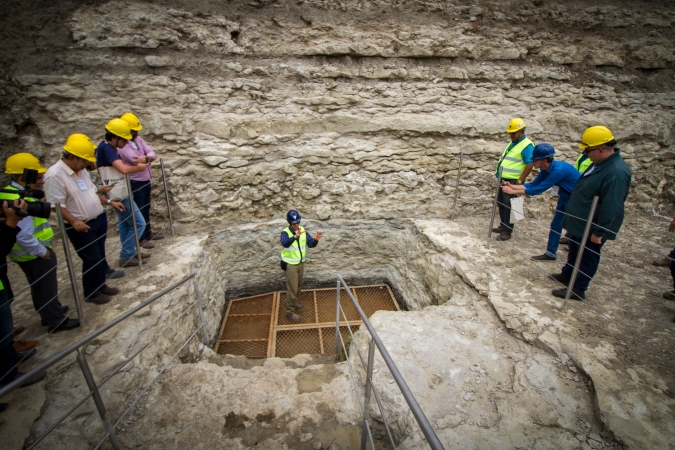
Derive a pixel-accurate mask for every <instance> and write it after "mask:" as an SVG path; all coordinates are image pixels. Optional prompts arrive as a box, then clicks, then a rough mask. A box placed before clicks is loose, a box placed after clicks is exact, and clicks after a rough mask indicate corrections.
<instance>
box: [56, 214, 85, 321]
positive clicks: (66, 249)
mask: <svg viewBox="0 0 675 450" xmlns="http://www.w3.org/2000/svg"><path fill="white" fill-rule="evenodd" d="M54 210H55V211H56V219H57V221H58V223H59V229H61V242H62V243H63V252H64V253H65V255H66V265H67V266H68V275H69V276H70V286H71V288H72V289H73V298H74V299H75V309H77V318H78V319H80V322H81V323H82V325H84V324H85V320H84V312H83V310H82V302H81V299H80V292H79V291H78V290H77V278H76V277H75V267H74V266H73V257H72V256H71V254H70V247H68V236H67V235H66V234H67V233H66V224H65V222H64V221H63V214H61V205H59V204H58V203H56V204H54Z"/></svg>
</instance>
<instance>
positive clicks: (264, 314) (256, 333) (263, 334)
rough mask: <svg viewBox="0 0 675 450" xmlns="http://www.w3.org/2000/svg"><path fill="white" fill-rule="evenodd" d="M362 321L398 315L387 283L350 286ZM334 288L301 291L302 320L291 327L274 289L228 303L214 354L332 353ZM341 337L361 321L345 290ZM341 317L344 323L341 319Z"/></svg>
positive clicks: (282, 300)
mask: <svg viewBox="0 0 675 450" xmlns="http://www.w3.org/2000/svg"><path fill="white" fill-rule="evenodd" d="M350 290H351V293H352V295H353V296H354V298H355V299H356V301H357V302H358V303H359V306H360V307H361V309H362V310H363V312H364V313H365V315H366V317H370V316H372V315H373V314H374V313H375V312H376V311H399V310H400V308H399V306H398V302H397V301H396V299H395V297H394V294H393V293H392V291H391V289H390V288H389V286H387V285H374V286H358V287H351V288H350ZM336 294H337V288H325V289H311V290H304V291H302V293H301V294H300V299H299V302H300V304H302V305H304V309H303V311H302V320H301V321H300V322H298V323H293V322H291V321H289V320H288V319H286V317H285V315H284V311H285V307H286V292H283V291H277V292H271V293H267V294H262V295H257V296H253V297H246V298H241V299H237V300H232V301H230V303H229V305H228V308H227V311H226V313H225V317H224V319H223V325H222V327H221V331H220V338H219V340H218V342H217V344H216V352H217V353H219V354H230V355H242V356H246V357H248V358H271V357H278V358H292V357H293V356H295V355H298V354H302V353H308V354H312V355H326V354H334V353H335V309H336V298H337V295H336ZM340 299H341V301H340V303H341V305H342V309H343V310H344V316H342V314H340V322H339V325H340V333H341V335H342V338H343V339H346V338H347V337H348V336H349V334H350V333H349V330H348V328H351V330H352V333H353V332H355V331H356V330H358V328H359V326H360V325H361V324H362V323H363V322H362V320H361V317H360V316H359V314H358V312H357V310H356V308H355V307H354V305H353V303H352V302H351V300H350V299H349V298H348V296H347V292H346V291H345V289H344V288H342V289H341V291H340ZM345 316H346V321H345Z"/></svg>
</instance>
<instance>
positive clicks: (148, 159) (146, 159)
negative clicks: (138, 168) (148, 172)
mask: <svg viewBox="0 0 675 450" xmlns="http://www.w3.org/2000/svg"><path fill="white" fill-rule="evenodd" d="M149 162H150V158H148V157H147V156H146V157H145V163H146V164H147V163H149Z"/></svg>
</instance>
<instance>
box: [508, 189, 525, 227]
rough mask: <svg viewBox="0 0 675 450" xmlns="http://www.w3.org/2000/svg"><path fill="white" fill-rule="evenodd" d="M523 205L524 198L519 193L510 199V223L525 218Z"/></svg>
mask: <svg viewBox="0 0 675 450" xmlns="http://www.w3.org/2000/svg"><path fill="white" fill-rule="evenodd" d="M524 205H525V199H524V198H523V197H522V196H520V195H519V196H518V197H515V198H512V199H511V218H510V219H509V220H510V221H511V223H516V222H518V221H520V220H523V219H524V218H525V213H524V210H523V207H524Z"/></svg>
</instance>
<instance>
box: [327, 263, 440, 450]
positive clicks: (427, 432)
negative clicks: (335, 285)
mask: <svg viewBox="0 0 675 450" xmlns="http://www.w3.org/2000/svg"><path fill="white" fill-rule="evenodd" d="M337 278H338V281H339V283H340V284H341V285H342V286H343V287H344V288H345V291H347V295H348V296H349V299H350V300H351V301H352V303H353V305H354V307H355V308H356V311H357V312H358V313H359V316H360V317H361V320H362V321H363V324H364V325H365V326H366V328H367V329H368V332H369V333H370V336H371V337H372V341H373V343H374V344H375V346H376V347H377V349H378V350H379V352H380V355H382V359H384V362H385V364H386V365H387V367H388V368H389V370H390V371H391V374H392V376H393V377H394V381H396V384H397V385H398V387H399V389H400V390H401V394H403V398H405V401H406V403H408V406H409V407H410V411H411V412H412V413H413V416H414V417H415V420H416V421H417V424H418V425H419V427H420V429H421V430H422V433H424V436H425V437H426V439H427V443H428V444H429V447H431V448H432V449H434V450H438V449H445V447H443V444H441V441H440V440H439V439H438V436H437V435H436V432H435V431H434V429H433V428H432V427H431V424H430V423H429V420H428V419H427V416H426V415H425V414H424V412H423V411H422V408H421V407H420V405H419V403H417V400H416V399H415V396H414V395H413V393H412V391H411V390H410V388H409V387H408V384H407V383H406V382H405V379H404V378H403V375H401V372H399V370H398V367H396V364H395V363H394V360H393V359H392V358H391V356H390V355H389V352H388V351H387V349H386V348H385V347H384V344H383V343H382V340H381V339H380V336H378V334H377V332H376V331H375V328H373V326H372V325H371V323H370V321H369V320H368V317H367V316H366V314H365V313H364V312H363V310H362V309H361V306H360V305H359V302H358V301H356V299H355V298H354V296H353V295H352V292H351V291H350V290H349V286H347V283H346V282H345V280H344V279H343V278H342V276H341V275H340V274H338V276H337ZM337 292H338V295H339V293H340V289H338V290H337ZM336 308H338V309H339V308H340V302H339V297H338V302H337V306H336ZM338 334H339V333H338ZM337 339H338V336H337V335H336V336H335V340H336V341H337ZM369 359H370V358H369ZM369 381H370V380H367V383H368V382H369Z"/></svg>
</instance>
